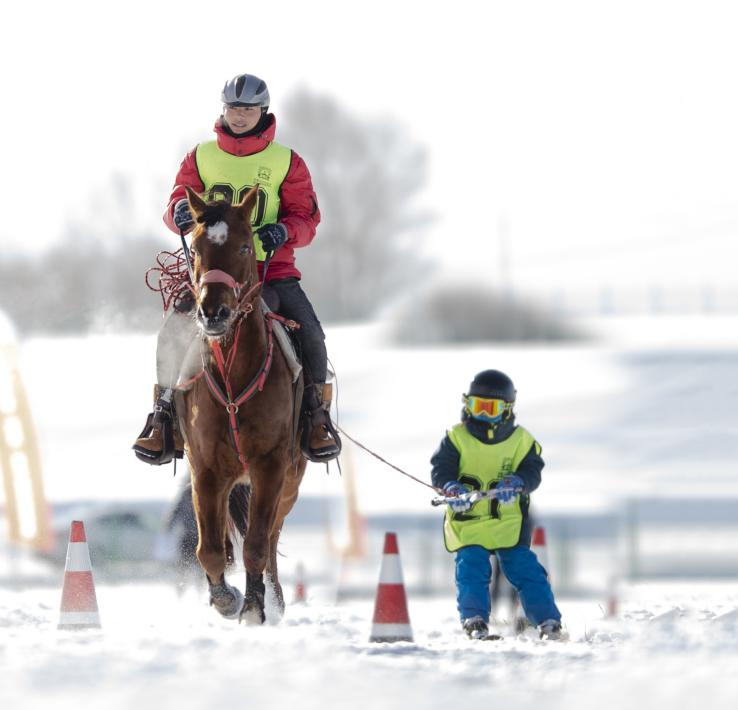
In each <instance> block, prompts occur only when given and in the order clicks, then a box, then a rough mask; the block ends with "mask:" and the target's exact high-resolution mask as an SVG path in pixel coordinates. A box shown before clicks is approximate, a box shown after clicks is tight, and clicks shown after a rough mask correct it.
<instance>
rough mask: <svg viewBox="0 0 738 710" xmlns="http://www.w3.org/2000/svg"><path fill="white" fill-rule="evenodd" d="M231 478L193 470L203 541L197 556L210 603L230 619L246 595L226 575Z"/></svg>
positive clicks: (193, 493) (196, 505) (201, 540)
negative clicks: (227, 579)
mask: <svg viewBox="0 0 738 710" xmlns="http://www.w3.org/2000/svg"><path fill="white" fill-rule="evenodd" d="M231 486H232V481H230V480H228V478H227V477H226V476H218V475H216V474H215V473H214V472H213V471H210V470H207V471H204V472H203V473H202V474H200V473H198V474H193V485H192V501H193V503H194V507H195V516H196V518H197V529H198V532H199V537H200V542H199V544H198V546H197V559H198V560H199V561H200V566H201V567H202V568H203V570H204V571H205V576H206V578H207V580H208V587H209V588H210V604H211V605H212V606H214V607H215V609H216V611H218V613H219V614H221V615H222V616H225V617H226V618H228V619H235V618H238V615H239V614H240V612H241V607H242V606H243V595H242V594H241V592H240V591H239V590H238V589H236V588H235V587H232V586H231V585H230V584H228V582H226V579H225V568H226V565H227V563H228V553H227V547H226V540H227V537H228V533H227V515H228V495H229V493H230V490H231Z"/></svg>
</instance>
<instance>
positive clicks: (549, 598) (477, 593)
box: [456, 545, 561, 626]
mask: <svg viewBox="0 0 738 710" xmlns="http://www.w3.org/2000/svg"><path fill="white" fill-rule="evenodd" d="M492 554H495V555H497V560H498V561H499V563H500V569H501V570H502V573H503V574H504V575H505V577H507V579H508V581H509V582H510V584H512V586H513V587H515V589H516V590H517V592H518V594H519V595H520V602H521V604H522V605H523V611H524V612H525V615H526V617H527V618H528V621H530V622H531V623H532V624H535V625H536V626H537V625H538V624H540V623H541V622H542V621H546V620H547V619H556V620H557V621H560V620H561V612H560V611H559V610H558V608H557V607H556V602H555V601H554V596H553V592H552V591H551V585H550V584H549V581H548V578H547V576H546V570H545V569H544V568H543V565H542V564H541V563H540V562H539V561H538V558H537V557H536V556H535V553H534V552H532V551H531V549H530V548H529V547H527V546H525V545H518V546H517V547H510V548H508V549H505V550H496V551H495V552H494V553H492V552H490V551H489V550H486V549H485V548H483V547H480V546H479V545H471V546H469V547H462V548H461V549H460V550H458V551H457V552H456V604H457V608H458V610H459V616H460V617H461V621H462V623H463V622H464V619H469V618H471V617H472V616H481V617H482V618H483V619H484V620H485V621H489V613H490V606H491V602H490V596H489V583H490V580H491V578H492V565H491V564H490V555H492Z"/></svg>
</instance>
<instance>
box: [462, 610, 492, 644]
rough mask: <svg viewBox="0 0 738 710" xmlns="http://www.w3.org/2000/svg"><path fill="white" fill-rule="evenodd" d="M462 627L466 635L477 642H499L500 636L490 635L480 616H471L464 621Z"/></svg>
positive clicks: (485, 623)
mask: <svg viewBox="0 0 738 710" xmlns="http://www.w3.org/2000/svg"><path fill="white" fill-rule="evenodd" d="M462 626H463V628H464V631H465V632H466V635H467V636H468V637H469V638H470V639H473V640H477V641H499V640H500V639H501V638H502V636H498V635H497V634H491V633H490V632H489V626H487V622H486V621H485V620H484V619H483V618H482V617H481V616H472V617H470V618H469V619H464V621H463V623H462Z"/></svg>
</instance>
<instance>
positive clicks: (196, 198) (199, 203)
mask: <svg viewBox="0 0 738 710" xmlns="http://www.w3.org/2000/svg"><path fill="white" fill-rule="evenodd" d="M185 190H187V201H188V202H189V203H190V210H191V211H192V215H193V217H198V216H199V215H201V214H202V213H203V212H204V211H205V208H206V207H207V204H206V203H205V200H203V199H202V197H200V195H198V194H197V193H196V192H195V191H194V190H193V189H191V188H189V187H185Z"/></svg>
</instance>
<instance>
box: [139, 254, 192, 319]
mask: <svg viewBox="0 0 738 710" xmlns="http://www.w3.org/2000/svg"><path fill="white" fill-rule="evenodd" d="M154 274H157V275H158V281H157V283H156V284H152V283H151V279H152V278H154V276H153V275H154ZM144 280H145V282H146V286H147V287H148V288H149V289H150V290H152V291H155V292H156V293H158V294H160V295H161V301H162V304H163V306H164V311H168V310H169V309H170V308H171V307H172V306H174V307H175V308H176V307H177V306H178V305H179V303H180V302H181V301H182V300H184V299H185V298H189V297H191V296H192V295H194V290H193V288H192V284H191V282H190V273H189V271H188V269H187V259H186V258H185V255H184V250H183V249H178V250H177V251H160V252H159V253H158V254H157V255H156V266H152V267H151V268H150V269H147V270H146V275H145V277H144Z"/></svg>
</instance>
